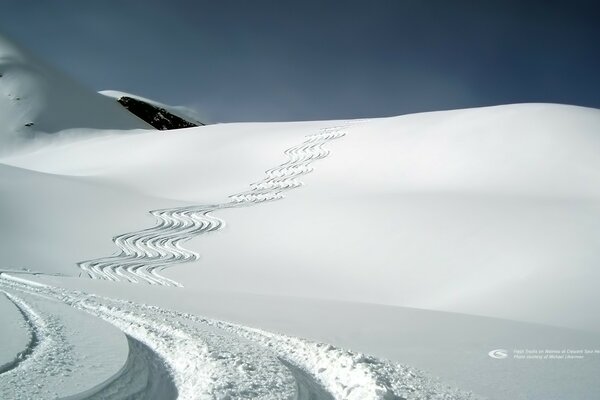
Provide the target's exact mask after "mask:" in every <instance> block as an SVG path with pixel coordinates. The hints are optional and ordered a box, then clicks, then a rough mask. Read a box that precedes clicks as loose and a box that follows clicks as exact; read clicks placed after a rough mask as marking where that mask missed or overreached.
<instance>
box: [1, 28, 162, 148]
mask: <svg viewBox="0 0 600 400" xmlns="http://www.w3.org/2000/svg"><path fill="white" fill-rule="evenodd" d="M0 121H2V125H3V126H2V135H0V152H1V153H6V152H7V151H8V150H10V149H15V148H18V147H20V146H23V145H29V146H31V145H32V143H31V142H32V141H33V139H37V140H35V141H40V140H47V139H48V138H47V135H48V134H56V133H57V132H60V131H65V130H68V129H74V128H78V129H81V128H87V129H110V128H113V129H148V128H150V126H149V125H147V124H146V123H145V122H143V121H142V120H140V119H138V118H137V117H135V116H133V115H131V114H130V113H128V112H127V111H126V110H123V109H122V107H120V106H119V105H118V104H115V102H114V101H112V100H111V99H108V98H106V97H105V96H102V95H100V94H98V93H95V92H93V91H92V90H89V89H87V88H85V87H84V86H82V85H80V84H79V83H77V82H75V81H73V80H72V79H71V78H69V77H67V76H65V75H64V74H62V73H61V72H59V71H56V70H55V69H53V68H52V67H50V66H47V65H44V63H43V62H42V61H40V60H38V59H36V58H35V57H34V56H32V55H31V54H29V53H28V52H27V51H25V50H23V49H21V48H19V47H18V46H17V45H15V44H14V43H12V42H10V41H9V40H8V39H6V38H3V37H1V36H0ZM30 124H32V125H30ZM80 134H84V133H80Z"/></svg>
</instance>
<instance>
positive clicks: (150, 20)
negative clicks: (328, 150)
mask: <svg viewBox="0 0 600 400" xmlns="http://www.w3.org/2000/svg"><path fill="white" fill-rule="evenodd" d="M595 3H596V2H594V1H552V0H546V1H531V0H530V1H512V0H503V1H446V0H435V1H426V0H395V1H392V0H390V1H384V0H381V1H351V0H350V1H328V0H323V1H312V0H308V1H294V2H292V1H276V0H272V1H267V0H255V1H229V0H223V1H183V0H177V1H148V0H146V1H113V0H108V1H98V2H88V1H76V0H72V1H71V0H69V1H66V0H54V1H33V0H5V1H3V2H2V5H1V10H0V30H1V31H3V32H4V33H5V34H6V35H8V36H9V37H11V38H12V39H13V40H15V41H17V42H18V43H20V44H21V45H23V46H25V47H27V48H29V49H30V50H32V51H34V52H35V53H37V54H38V55H39V56H41V57H43V58H44V59H46V60H47V61H48V62H50V63H51V64H54V65H55V66H57V67H59V68H60V69H62V70H64V71H66V72H67V73H69V74H70V75H72V76H74V77H75V78H76V79H78V80H79V81H81V82H83V83H85V84H86V85H88V86H90V87H91V88H93V89H95V90H102V89H116V90H123V91H128V92H131V93H135V94H139V95H142V96H146V97H150V98H153V99H155V100H158V101H162V102H164V103H168V104H173V105H187V106H191V107H192V108H195V109H197V110H198V112H199V113H200V114H201V115H205V116H206V117H207V118H208V119H209V120H210V121H213V122H216V121H222V122H226V121H273V120H308V119H337V118H354V117H377V116H391V115H399V114H406V113H413V112H420V111H432V110H443V109H454V108H464V107H477V106H485V105H496V104H506V103H521V102H552V103H566V104H576V105H582V106H588V107H596V108H599V107H600V73H599V71H600V44H599V43H600V23H599V22H598V21H600V6H597V5H596V4H595Z"/></svg>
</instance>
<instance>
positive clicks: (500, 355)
mask: <svg viewBox="0 0 600 400" xmlns="http://www.w3.org/2000/svg"><path fill="white" fill-rule="evenodd" d="M488 356H490V357H492V358H497V359H499V360H502V359H504V358H506V357H508V350H505V349H496V350H492V351H490V352H489V353H488Z"/></svg>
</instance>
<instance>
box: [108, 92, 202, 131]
mask: <svg viewBox="0 0 600 400" xmlns="http://www.w3.org/2000/svg"><path fill="white" fill-rule="evenodd" d="M117 101H118V102H119V103H120V104H121V105H122V106H123V107H125V108H126V109H127V110H129V112H131V113H132V114H134V115H135V116H137V117H138V118H140V119H142V120H143V121H145V122H147V123H149V124H150V125H152V126H153V127H155V128H156V129H159V130H161V131H165V130H171V129H181V128H190V127H194V126H199V125H204V124H202V123H194V122H190V121H187V120H185V119H183V118H181V117H179V116H177V115H175V114H173V113H170V112H169V111H167V110H165V109H164V108H161V107H157V106H155V105H152V104H149V103H146V102H145V101H142V100H138V99H134V98H133V97H129V96H123V97H120V98H119V99H118V100H117Z"/></svg>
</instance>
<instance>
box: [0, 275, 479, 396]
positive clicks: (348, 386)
mask: <svg viewBox="0 0 600 400" xmlns="http://www.w3.org/2000/svg"><path fill="white" fill-rule="evenodd" d="M0 287H2V288H3V290H4V291H5V292H7V293H8V292H13V293H14V292H16V293H21V294H23V295H27V296H39V297H42V298H44V299H48V300H53V301H58V302H62V303H64V304H68V305H70V306H72V307H74V308H76V309H79V310H83V311H86V312H88V313H90V314H92V315H94V316H97V317H99V318H102V319H103V320H105V321H108V322H110V323H112V324H113V325H115V326H116V327H118V328H119V329H121V330H122V331H123V332H124V333H125V334H127V335H128V337H130V357H129V359H128V363H127V366H126V367H125V368H124V369H123V371H122V372H121V373H120V375H119V376H117V377H116V378H114V379H112V380H111V382H108V383H103V384H100V385H98V386H97V387H96V391H95V392H94V393H87V394H85V395H82V396H80V397H78V398H82V399H93V400H99V399H125V398H127V399H129V398H131V399H165V400H168V399H174V398H178V399H202V400H203V399H265V400H270V399H320V400H329V399H339V400H341V399H347V400H379V399H380V400H398V399H415V400H416V399H432V400H433V399H439V400H441V399H443V400H452V399H457V400H458V399H475V398H476V397H475V396H474V395H472V394H471V393H467V392H463V391H459V390H456V389H453V388H450V387H448V386H446V385H444V384H442V383H440V382H438V381H437V380H435V379H433V378H430V377H428V376H427V375H425V374H424V373H422V372H420V371H418V370H415V369H412V368H410V367H407V366H403V365H400V364H396V363H392V362H388V361H384V360H380V359H377V358H374V357H370V356H366V355H364V354H361V353H357V352H353V351H348V350H343V349H339V348H336V347H334V346H331V345H328V344H324V343H315V342H312V341H309V340H305V339H301V338H296V337H291V336H286V335H280V334H275V333H271V332H266V331H263V330H260V329H255V328H250V327H246V326H242V325H238V324H233V323H229V322H225V321H218V320H213V319H207V318H202V317H199V316H196V315H191V314H187V313H182V312H177V311H170V310H166V309H163V308H159V307H155V306H147V305H142V304H136V303H133V302H130V301H124V300H114V299H109V298H105V297H100V296H95V295H89V294H85V293H82V292H77V291H70V290H67V289H60V288H55V287H51V286H47V285H41V284H32V283H30V282H28V281H26V280H24V279H20V278H14V277H11V276H9V275H6V274H0ZM9 296H12V297H11V298H14V299H17V296H16V295H14V294H9ZM28 312H32V311H31V310H29V309H28ZM40 331H41V332H47V331H48V330H47V329H46V328H43V329H40ZM44 335H46V336H51V335H50V333H44ZM57 336H59V337H60V335H57ZM64 342H65V340H64V338H63V339H62V340H60V341H58V342H57V344H56V345H54V344H52V345H46V347H47V349H46V351H43V352H42V351H39V350H35V351H33V352H32V354H31V356H30V358H28V359H27V360H26V361H25V362H28V361H29V360H30V359H31V360H33V359H34V358H35V364H36V368H37V369H24V368H21V367H22V366H21V365H19V366H18V367H17V368H15V369H13V370H11V371H9V372H7V373H6V374H10V373H11V372H13V371H17V370H19V369H21V370H22V371H21V372H22V374H23V371H26V372H27V375H28V376H27V377H26V378H27V379H28V380H29V381H34V380H36V379H43V377H44V373H46V372H45V371H46V370H47V369H48V368H53V369H55V370H58V369H60V368H61V367H62V366H63V365H68V362H63V363H58V364H57V363H56V362H55V360H53V359H44V356H43V355H44V354H57V353H58V354H60V355H62V356H63V357H67V360H68V344H67V343H64ZM40 343H44V341H43V340H41V341H40ZM38 347H41V344H40V346H38ZM32 362H33V361H32ZM6 374H0V390H13V391H14V390H24V391H25V392H26V391H27V390H30V387H29V386H28V385H29V384H27V385H26V386H23V385H24V383H23V382H20V381H18V380H14V381H10V382H8V384H7V383H5V382H7V381H5V375H6ZM149 376H150V377H153V378H152V379H151V378H148V377H149ZM153 382H154V385H153ZM7 388H8V389H7ZM0 393H2V392H1V391H0ZM8 398H10V397H8ZM33 398H44V396H37V397H36V396H33Z"/></svg>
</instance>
